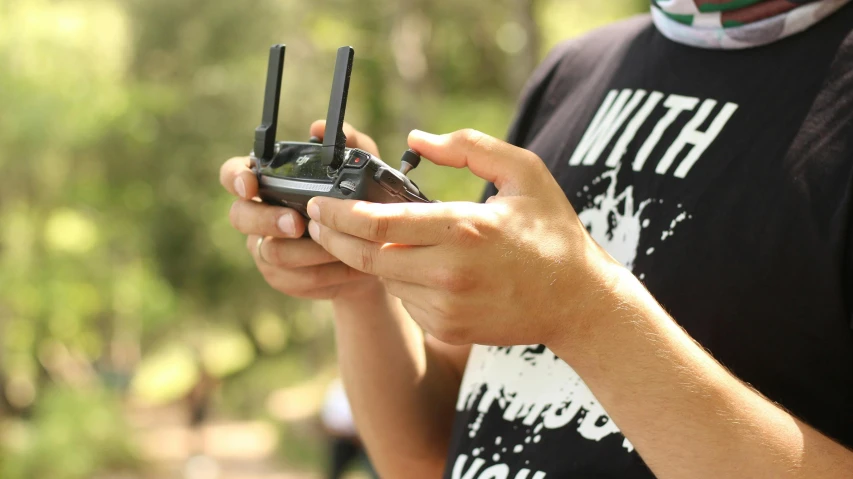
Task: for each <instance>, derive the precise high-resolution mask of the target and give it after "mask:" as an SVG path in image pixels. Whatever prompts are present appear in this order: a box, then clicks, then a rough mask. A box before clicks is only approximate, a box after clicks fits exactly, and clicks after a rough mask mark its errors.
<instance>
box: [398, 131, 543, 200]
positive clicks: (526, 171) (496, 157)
mask: <svg viewBox="0 0 853 479" xmlns="http://www.w3.org/2000/svg"><path fill="white" fill-rule="evenodd" d="M409 147H411V148H412V149H414V150H415V151H417V152H418V153H420V154H421V155H422V156H423V157H424V158H426V159H428V160H429V161H431V162H433V163H435V164H437V165H442V166H452V167H454V168H468V169H469V170H471V172H472V173H474V174H475V175H477V176H479V177H480V178H482V179H484V180H486V181H488V182H491V183H494V184H495V186H496V187H497V189H498V191H499V192H500V193H499V194H500V195H504V196H506V195H509V196H519V195H522V194H524V193H527V192H531V191H532V190H533V189H534V188H536V185H535V182H536V178H537V177H538V175H541V174H542V170H543V169H544V164H543V163H542V160H541V159H539V157H538V156H536V155H535V154H534V153H532V152H530V151H528V150H525V149H522V148H518V147H517V146H513V145H510V144H509V143H506V142H504V141H501V140H498V139H497V138H494V137H491V136H489V135H486V134H485V133H481V132H479V131H476V130H470V129H469V130H459V131H456V132H453V133H448V134H446V135H433V134H431V133H426V132H423V131H420V130H414V131H412V132H411V133H410V134H409Z"/></svg>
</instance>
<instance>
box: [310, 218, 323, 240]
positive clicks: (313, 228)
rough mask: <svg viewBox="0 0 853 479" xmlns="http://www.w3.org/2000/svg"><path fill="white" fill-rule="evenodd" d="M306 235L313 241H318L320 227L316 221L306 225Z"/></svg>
mask: <svg viewBox="0 0 853 479" xmlns="http://www.w3.org/2000/svg"><path fill="white" fill-rule="evenodd" d="M308 234H310V235H311V237H312V238H314V239H315V240H319V239H320V225H319V224H317V222H316V221H312V222H310V223H308Z"/></svg>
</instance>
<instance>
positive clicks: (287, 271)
mask: <svg viewBox="0 0 853 479" xmlns="http://www.w3.org/2000/svg"><path fill="white" fill-rule="evenodd" d="M325 123H326V122H324V121H317V122H314V124H312V125H311V131H310V134H311V135H312V136H317V137H319V138H322V137H323V130H324V129H325V126H326V124H325ZM344 132H345V134H346V135H347V146H349V147H351V148H361V149H363V150H366V151H368V152H370V153H372V154H374V155H377V156H378V154H379V152H378V151H377V148H376V143H375V142H374V141H373V140H372V139H371V138H370V137H368V136H367V135H365V134H363V133H360V132H358V131H357V130H356V129H355V128H353V127H352V126H350V125H349V124H345V125H344ZM219 180H220V182H221V183H222V186H224V187H225V189H226V190H228V192H229V193H231V194H233V195H236V196H237V197H238V199H237V200H236V201H234V204H233V205H232V206H231V213H230V218H231V224H232V225H233V226H234V228H236V229H237V230H238V231H240V232H241V233H244V234H246V235H248V238H247V240H246V247H247V248H248V249H249V252H250V253H251V254H252V256H253V257H254V259H255V264H256V265H257V267H258V270H259V271H260V272H261V274H262V275H263V276H264V279H265V280H266V281H267V283H269V284H270V286H272V287H273V288H275V289H277V290H278V291H281V292H282V293H284V294H287V295H289V296H295V297H299V298H310V299H341V298H350V297H352V298H362V297H373V296H372V295H365V294H364V293H365V292H366V291H373V290H380V291H381V285H380V284H379V282H378V281H377V280H376V278H375V277H373V276H370V275H368V274H365V273H362V272H360V271H357V270H355V269H353V268H350V267H349V266H347V265H346V264H344V263H341V262H340V261H339V260H338V259H337V258H335V257H334V256H332V255H331V254H329V253H328V252H326V250H324V249H323V248H321V247H320V246H319V245H317V243H315V242H314V241H312V240H311V239H309V238H301V236H302V234H303V232H304V231H305V220H304V219H303V218H302V216H301V215H300V214H299V213H297V212H296V211H295V210H292V209H290V208H284V207H280V206H272V205H268V204H266V203H261V202H260V201H259V200H258V199H257V194H258V181H257V177H256V175H255V173H253V172H252V171H251V170H250V169H249V158H247V157H242V158H232V159H230V160H228V161H227V162H225V164H223V165H222V168H221V169H220V172H219ZM261 238H264V240H263V242H262V243H260V248H259V247H258V246H259V240H260V239H261ZM344 286H346V287H344Z"/></svg>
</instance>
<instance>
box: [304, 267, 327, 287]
mask: <svg viewBox="0 0 853 479" xmlns="http://www.w3.org/2000/svg"><path fill="white" fill-rule="evenodd" d="M299 274H300V282H301V283H302V287H303V288H307V289H315V288H316V287H317V286H318V285H321V284H322V282H323V278H324V275H323V269H322V268H317V267H312V268H303V270H302V271H300V273H299Z"/></svg>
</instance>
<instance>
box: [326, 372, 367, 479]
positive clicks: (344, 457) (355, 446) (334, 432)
mask: <svg viewBox="0 0 853 479" xmlns="http://www.w3.org/2000/svg"><path fill="white" fill-rule="evenodd" d="M320 422H321V423H322V425H323V430H324V431H325V433H326V436H327V437H328V439H329V455H328V458H329V460H328V464H327V467H328V469H327V470H326V477H327V478H328V479H341V478H342V477H344V475H345V473H346V472H347V469H348V468H349V467H350V466H351V465H352V464H353V463H356V464H360V465H361V466H363V467H364V469H366V471H367V474H368V475H369V476H370V477H376V474H375V472H374V471H373V467H372V466H371V464H370V460H369V459H368V457H367V454H366V452H365V450H364V446H363V445H362V444H361V440H360V439H359V437H358V430H356V428H355V422H354V420H353V417H352V410H351V409H350V405H349V399H347V394H346V391H345V390H344V385H343V383H341V381H340V379H335V380H334V381H332V383H331V384H329V387H328V388H326V397H325V399H324V400H323V407H322V408H321V409H320Z"/></svg>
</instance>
